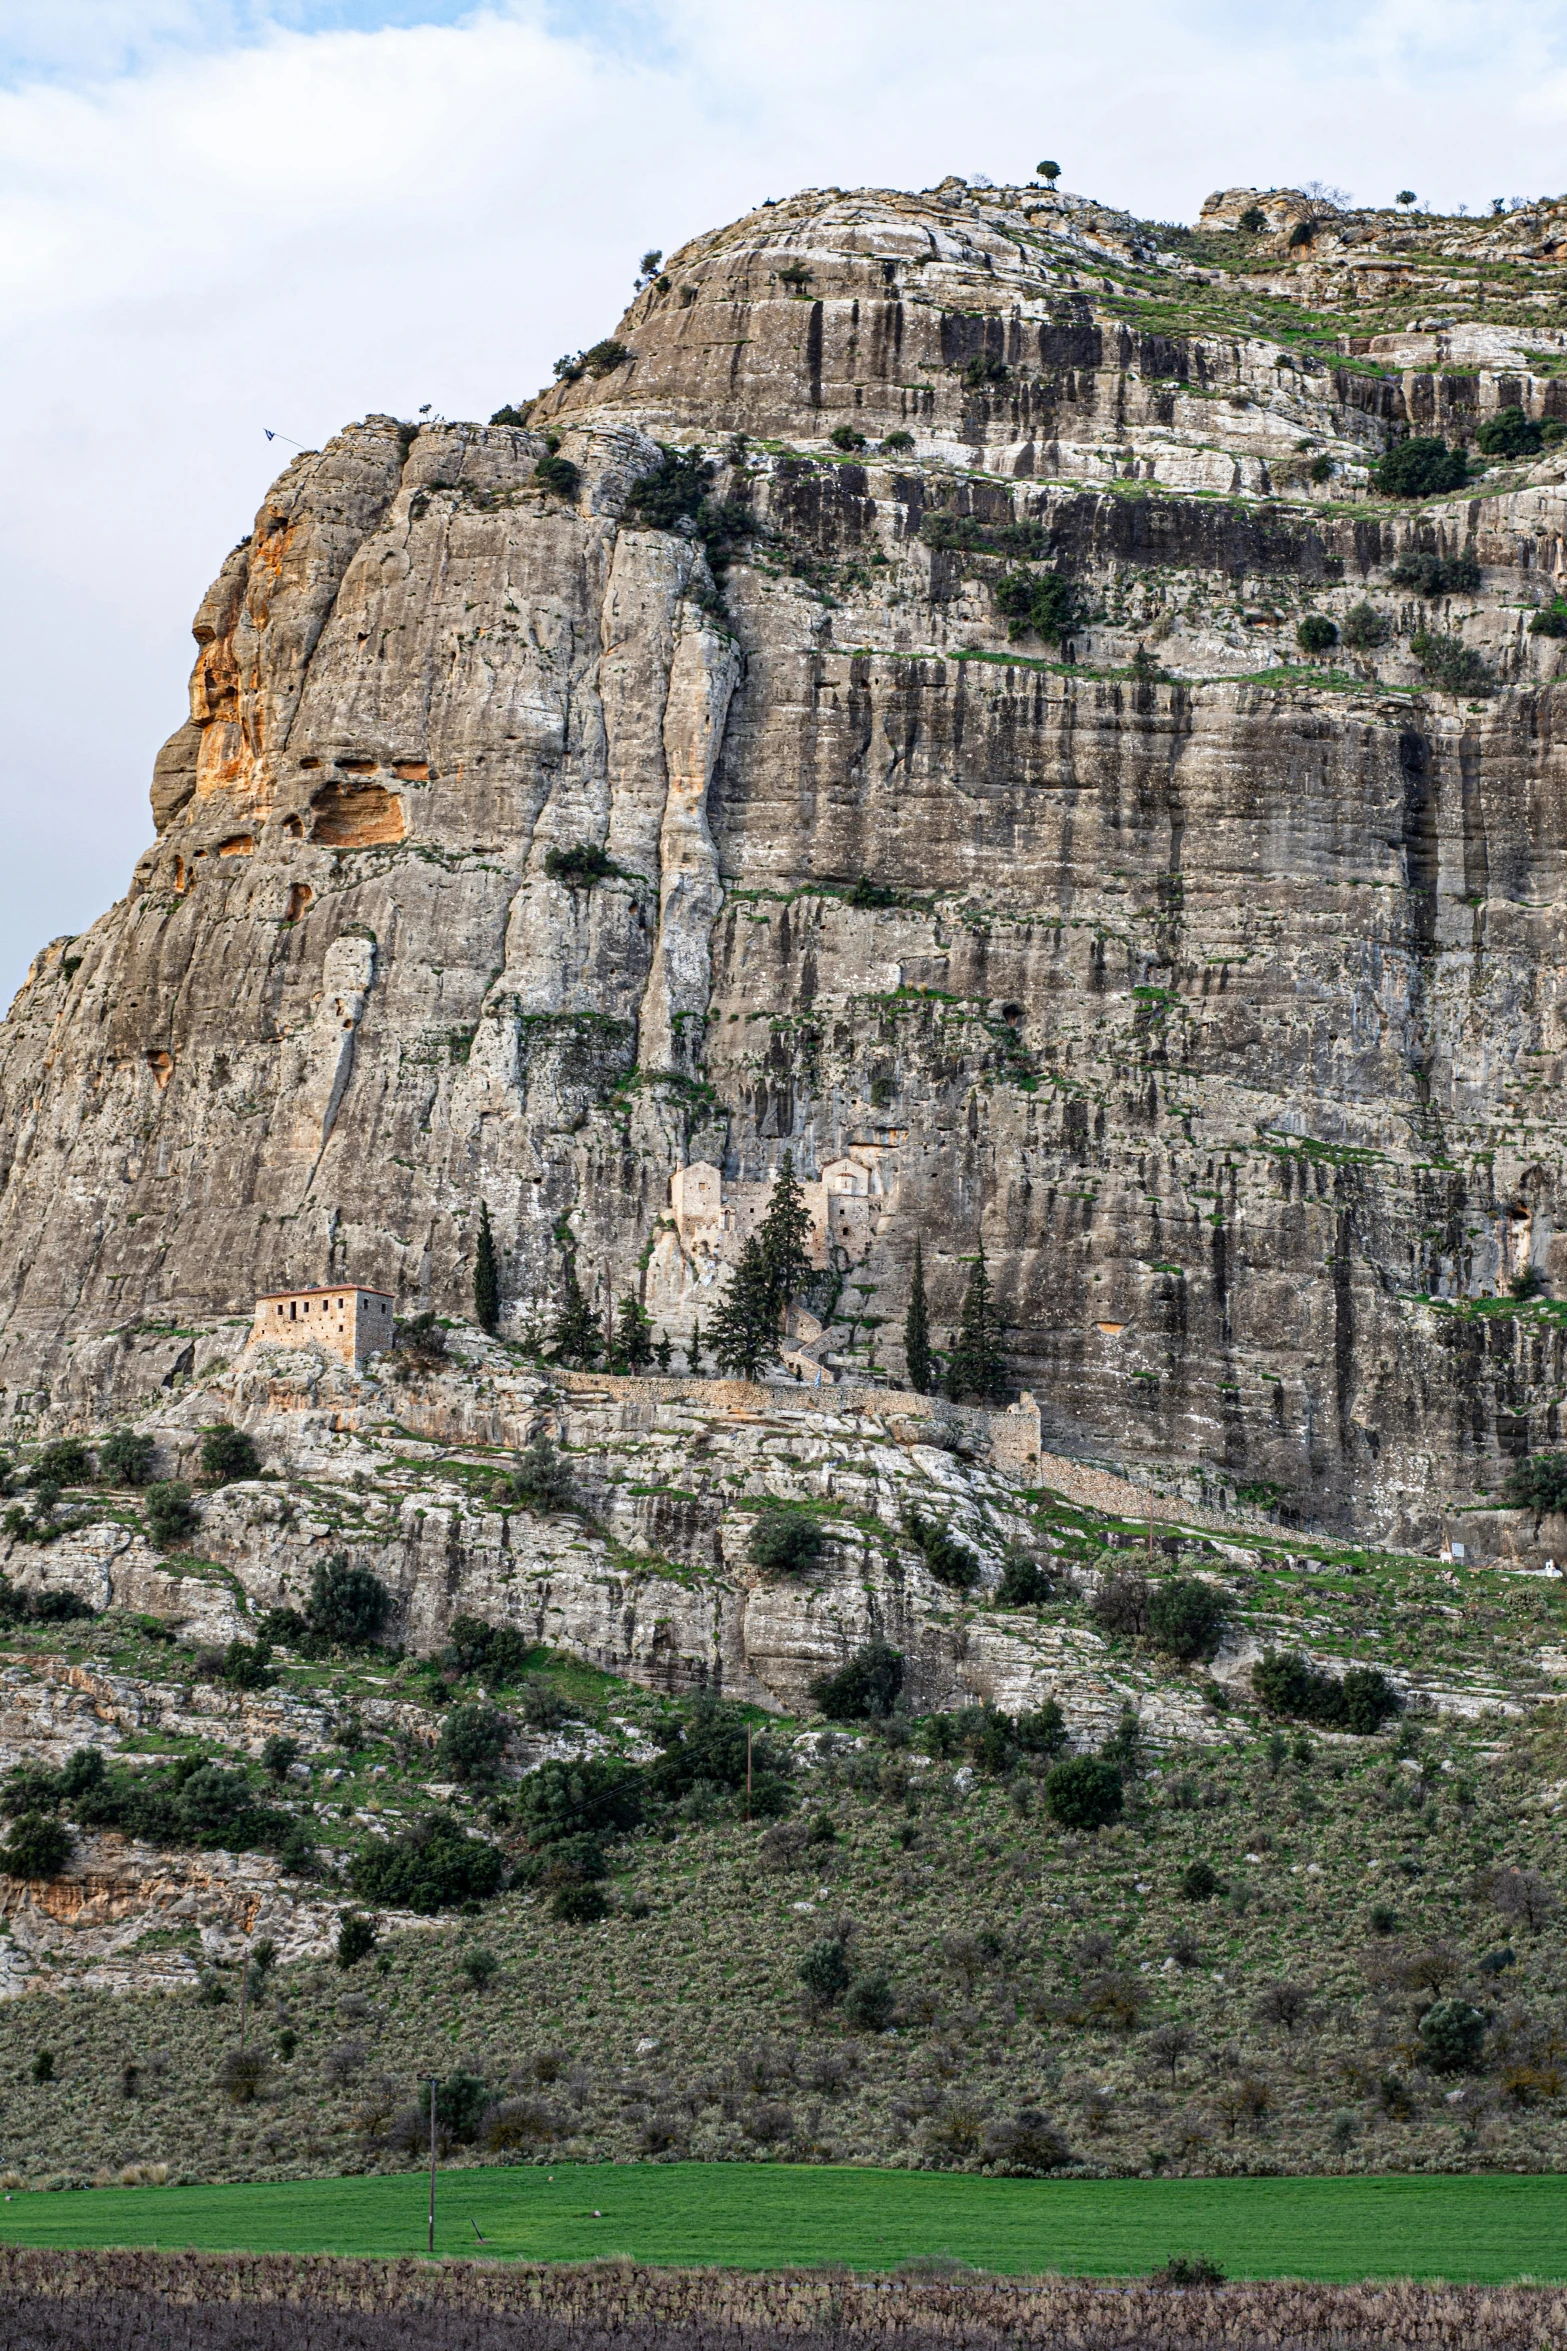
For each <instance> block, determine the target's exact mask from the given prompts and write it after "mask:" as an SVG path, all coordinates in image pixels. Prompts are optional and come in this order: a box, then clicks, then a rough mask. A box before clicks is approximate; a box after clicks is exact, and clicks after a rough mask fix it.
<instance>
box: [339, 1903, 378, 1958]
mask: <svg viewBox="0 0 1567 2351" xmlns="http://www.w3.org/2000/svg"><path fill="white" fill-rule="evenodd" d="M380 1940H381V1929H380V1927H379V1926H378V1925H377V1924H376V1921H375V1920H374V1919H373V1918H366V1917H365V1915H364V1913H363V1911H359V1910H343V1911H339V1913H338V1920H337V1964H338V1966H339V1967H357V1966H358V1964H359V1962H360V1960H361V1959H368V1958H369V1956H370V1954H371V1952H372V1951H373V1950H374V1949H375V1947H376V1945H377V1943H378V1942H379V1941H380Z"/></svg>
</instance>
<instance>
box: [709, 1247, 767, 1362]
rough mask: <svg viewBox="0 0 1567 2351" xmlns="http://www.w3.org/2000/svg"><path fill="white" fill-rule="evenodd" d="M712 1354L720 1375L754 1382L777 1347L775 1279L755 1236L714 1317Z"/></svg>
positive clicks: (741, 1256)
mask: <svg viewBox="0 0 1567 2351" xmlns="http://www.w3.org/2000/svg"><path fill="white" fill-rule="evenodd" d="M712 1335H713V1353H714V1354H715V1355H716V1356H717V1358H718V1368H719V1370H720V1371H731V1372H738V1373H739V1374H740V1376H741V1378H742V1379H748V1380H754V1379H755V1377H756V1375H757V1373H758V1372H759V1371H760V1370H761V1368H762V1365H763V1364H764V1363H765V1362H766V1361H767V1360H768V1358H769V1357H770V1356H771V1355H772V1354H773V1353H774V1351H775V1349H776V1347H777V1343H778V1302H777V1298H776V1296H775V1294H774V1290H773V1282H772V1275H771V1272H770V1271H769V1268H768V1264H767V1260H766V1258H765V1257H764V1256H763V1254H762V1244H761V1240H760V1238H759V1237H758V1235H757V1234H755V1233H753V1234H752V1235H751V1238H750V1239H749V1241H747V1243H746V1245H745V1247H744V1248H743V1249H742V1250H741V1252H740V1262H739V1264H738V1265H737V1266H736V1267H735V1269H734V1272H733V1274H732V1275H731V1276H730V1280H729V1287H728V1289H727V1290H726V1291H725V1292H724V1295H723V1298H722V1299H721V1301H720V1302H719V1307H718V1311H717V1313H716V1314H715V1315H714V1317H713V1334H712Z"/></svg>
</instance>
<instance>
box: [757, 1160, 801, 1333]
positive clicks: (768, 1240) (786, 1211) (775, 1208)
mask: <svg viewBox="0 0 1567 2351" xmlns="http://www.w3.org/2000/svg"><path fill="white" fill-rule="evenodd" d="M759 1238H760V1242H761V1250H762V1262H763V1264H764V1265H765V1266H766V1268H767V1279H768V1282H769V1284H770V1286H771V1289H772V1298H773V1307H774V1320H775V1321H776V1320H777V1319H778V1318H779V1317H780V1316H781V1315H782V1313H783V1310H784V1308H785V1307H786V1306H787V1305H788V1303H789V1301H790V1299H791V1298H792V1297H793V1296H794V1295H795V1293H796V1291H797V1290H799V1289H800V1288H801V1287H802V1285H803V1284H804V1282H805V1279H806V1276H807V1275H808V1274H809V1272H810V1270H811V1258H810V1248H809V1243H810V1238H811V1218H810V1212H809V1210H808V1209H807V1208H806V1205H805V1195H804V1193H803V1192H802V1191H801V1189H800V1184H799V1179H798V1177H797V1176H796V1175H795V1172H794V1153H793V1152H792V1151H786V1152H785V1153H784V1155H783V1165H782V1166H781V1167H780V1168H779V1170H778V1180H777V1182H776V1183H775V1184H774V1186H773V1196H772V1198H771V1200H769V1202H768V1203H767V1214H766V1215H765V1216H764V1217H763V1219H762V1229H761V1233H760V1236H759Z"/></svg>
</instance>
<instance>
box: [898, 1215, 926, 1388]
mask: <svg viewBox="0 0 1567 2351" xmlns="http://www.w3.org/2000/svg"><path fill="white" fill-rule="evenodd" d="M903 1352H904V1355H905V1357H906V1358H907V1361H908V1366H909V1386H910V1387H911V1388H913V1389H914V1391H915V1392H916V1394H918V1395H921V1396H928V1395H929V1394H930V1375H931V1360H930V1313H929V1309H928V1307H927V1306H926V1303H925V1252H924V1249H923V1247H922V1246H921V1243H920V1240H919V1237H918V1235H916V1236H915V1241H914V1282H913V1286H912V1288H911V1289H910V1291H909V1311H908V1318H907V1320H906V1321H905V1323H904V1325H903Z"/></svg>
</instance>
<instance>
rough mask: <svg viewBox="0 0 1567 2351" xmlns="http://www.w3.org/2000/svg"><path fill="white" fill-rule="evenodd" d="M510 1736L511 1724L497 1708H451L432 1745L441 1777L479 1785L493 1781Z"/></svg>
mask: <svg viewBox="0 0 1567 2351" xmlns="http://www.w3.org/2000/svg"><path fill="white" fill-rule="evenodd" d="M510 1736H511V1724H510V1723H509V1722H508V1720H507V1719H506V1716H505V1715H504V1714H502V1713H501V1712H500V1711H499V1709H498V1708H496V1707H494V1706H454V1707H453V1708H452V1710H451V1712H450V1714H448V1716H447V1717H446V1720H445V1721H444V1722H443V1723H442V1725H441V1736H440V1738H439V1740H438V1741H437V1743H436V1749H435V1761H436V1768H437V1770H438V1771H439V1773H440V1776H441V1778H442V1779H449V1780H459V1781H461V1782H463V1783H464V1784H468V1783H475V1782H476V1783H478V1784H480V1785H482V1784H483V1783H484V1782H486V1781H488V1780H493V1779H494V1777H495V1774H496V1771H497V1769H498V1768H499V1765H500V1760H501V1757H502V1756H503V1755H504V1754H505V1752H506V1742H507V1740H508V1739H509V1738H510Z"/></svg>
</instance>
